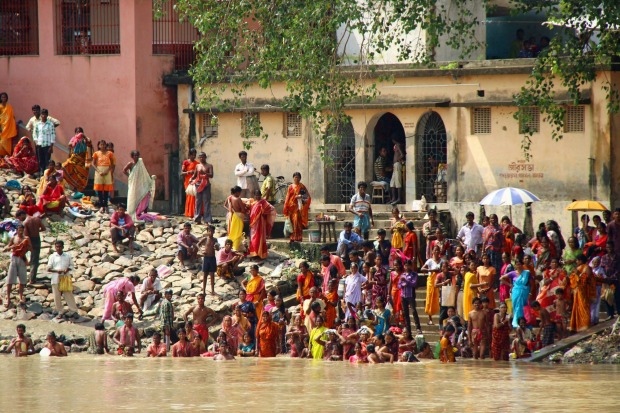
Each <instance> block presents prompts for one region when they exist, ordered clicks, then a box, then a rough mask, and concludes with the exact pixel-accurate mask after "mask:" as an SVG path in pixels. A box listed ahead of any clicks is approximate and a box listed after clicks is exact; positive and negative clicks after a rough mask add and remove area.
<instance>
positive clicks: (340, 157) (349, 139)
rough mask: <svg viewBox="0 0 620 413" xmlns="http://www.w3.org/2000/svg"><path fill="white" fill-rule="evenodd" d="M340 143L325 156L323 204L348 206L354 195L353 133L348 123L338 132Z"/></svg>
mask: <svg viewBox="0 0 620 413" xmlns="http://www.w3.org/2000/svg"><path fill="white" fill-rule="evenodd" d="M338 134H339V135H340V142H339V143H338V144H336V145H332V146H331V147H330V148H328V149H327V153H326V154H325V155H326V156H325V159H327V161H326V163H325V203H326V204H343V203H344V204H348V203H349V201H350V200H351V197H352V196H353V194H354V193H355V131H354V130H353V125H351V122H350V121H348V122H347V123H346V124H343V125H341V126H340V130H339V131H338Z"/></svg>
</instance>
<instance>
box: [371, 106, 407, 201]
mask: <svg viewBox="0 0 620 413" xmlns="http://www.w3.org/2000/svg"><path fill="white" fill-rule="evenodd" d="M373 136H374V153H373V158H372V160H371V161H372V166H373V168H372V179H371V180H377V176H376V172H375V169H374V165H375V161H376V160H377V158H378V157H379V153H380V151H381V149H383V148H385V149H387V156H386V166H388V169H389V170H390V171H392V166H393V164H394V141H395V142H397V143H398V145H400V149H401V150H402V152H403V154H405V150H406V145H405V129H404V128H403V124H402V123H401V122H400V120H399V119H398V118H397V117H396V116H395V115H394V114H393V113H390V112H387V113H385V114H383V115H382V116H381V117H380V118H379V119H378V120H377V124H376V125H375V127H374V128H373ZM392 173H393V172H388V173H387V174H386V176H387V177H388V178H389V177H390V176H391V174H392ZM401 182H402V186H401V188H400V190H401V193H400V194H399V197H400V199H401V200H404V199H405V197H404V189H405V174H404V168H403V169H402V170H401ZM388 198H389V197H388Z"/></svg>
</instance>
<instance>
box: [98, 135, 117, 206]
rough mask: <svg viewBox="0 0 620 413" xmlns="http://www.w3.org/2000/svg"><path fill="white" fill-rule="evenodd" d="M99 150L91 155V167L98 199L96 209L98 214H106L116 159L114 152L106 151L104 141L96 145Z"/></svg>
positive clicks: (106, 146)
mask: <svg viewBox="0 0 620 413" xmlns="http://www.w3.org/2000/svg"><path fill="white" fill-rule="evenodd" d="M97 148H99V150H98V151H97V152H95V153H94V154H93V166H94V167H95V185H94V189H95V191H97V197H98V198H99V203H98V204H97V206H98V207H100V208H101V210H100V212H101V213H103V212H107V210H108V199H109V196H110V191H113V190H114V168H115V167H116V158H115V157H114V152H110V151H109V150H108V144H107V142H106V141H104V140H100V141H99V142H98V143H97Z"/></svg>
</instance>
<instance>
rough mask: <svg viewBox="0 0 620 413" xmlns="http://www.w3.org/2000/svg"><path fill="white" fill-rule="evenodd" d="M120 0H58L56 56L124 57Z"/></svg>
mask: <svg viewBox="0 0 620 413" xmlns="http://www.w3.org/2000/svg"><path fill="white" fill-rule="evenodd" d="M119 4H120V0H54V15H55V16H54V19H55V20H54V22H55V26H56V54H59V55H79V54H120V52H121V42H120V40H121V39H120V5H119Z"/></svg>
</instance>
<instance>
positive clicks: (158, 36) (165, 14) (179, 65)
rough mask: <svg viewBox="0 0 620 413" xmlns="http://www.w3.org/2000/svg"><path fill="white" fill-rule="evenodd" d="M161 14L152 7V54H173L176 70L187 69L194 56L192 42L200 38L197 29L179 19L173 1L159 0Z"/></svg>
mask: <svg viewBox="0 0 620 413" xmlns="http://www.w3.org/2000/svg"><path fill="white" fill-rule="evenodd" d="M156 1H157V2H159V3H160V4H159V5H158V6H159V7H160V8H161V9H162V14H161V15H158V13H157V10H156V7H153V54H156V55H174V66H175V69H177V70H187V69H189V68H190V66H191V65H192V63H194V60H195V58H196V53H195V51H194V43H196V42H197V41H198V40H199V39H200V34H199V33H198V30H196V28H195V27H194V26H192V24H191V23H190V22H188V21H187V20H181V17H180V16H179V13H178V12H177V10H176V9H175V3H176V2H172V1H166V2H163V3H161V0H153V5H156V3H155V2H156Z"/></svg>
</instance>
